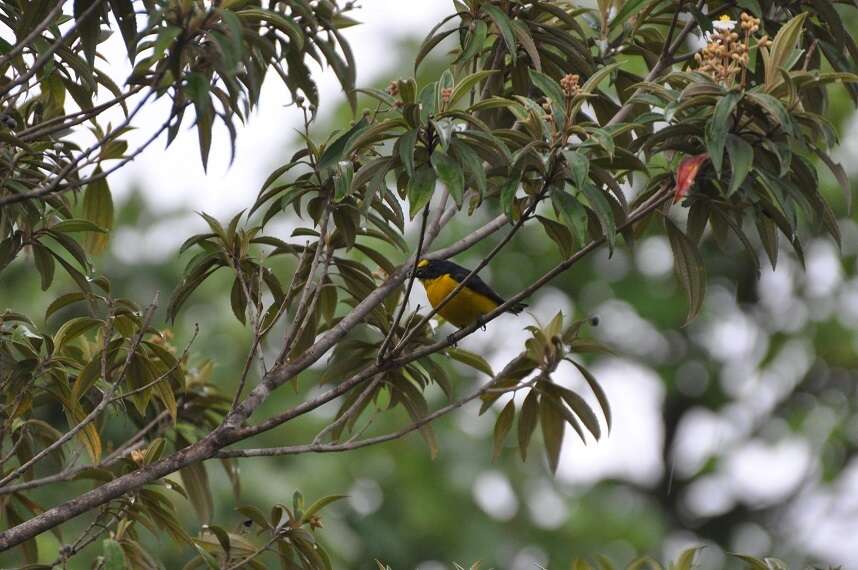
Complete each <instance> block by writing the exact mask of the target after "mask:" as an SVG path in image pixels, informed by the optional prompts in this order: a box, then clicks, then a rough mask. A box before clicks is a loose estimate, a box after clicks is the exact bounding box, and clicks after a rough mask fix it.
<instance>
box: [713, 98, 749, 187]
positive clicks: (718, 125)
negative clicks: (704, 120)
mask: <svg viewBox="0 0 858 570" xmlns="http://www.w3.org/2000/svg"><path fill="white" fill-rule="evenodd" d="M741 99H742V93H741V92H739V91H730V92H728V93H727V94H726V95H724V96H723V97H721V99H720V100H719V101H718V104H717V105H715V112H714V113H713V114H712V118H711V119H709V123H708V124H707V125H706V150H707V151H708V152H709V159H710V160H711V161H712V166H714V167H715V173H716V175H717V176H718V177H719V178H720V177H721V165H722V163H723V159H724V144H725V143H726V142H727V133H728V131H729V129H730V125H731V123H732V121H731V120H730V115H732V113H733V110H734V109H735V108H736V105H737V104H738V103H739V101H740V100H741Z"/></svg>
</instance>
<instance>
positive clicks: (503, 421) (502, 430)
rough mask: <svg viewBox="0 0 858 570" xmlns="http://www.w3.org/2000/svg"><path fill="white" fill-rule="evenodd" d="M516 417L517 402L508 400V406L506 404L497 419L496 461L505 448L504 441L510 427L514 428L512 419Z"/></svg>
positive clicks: (494, 452) (494, 454)
mask: <svg viewBox="0 0 858 570" xmlns="http://www.w3.org/2000/svg"><path fill="white" fill-rule="evenodd" d="M514 418H515V402H514V401H513V400H510V401H509V402H507V404H506V406H504V408H503V410H502V411H501V413H500V414H499V415H498V419H497V420H496V421H495V431H494V438H493V441H494V450H493V451H492V460H493V461H495V460H497V458H498V457H499V456H500V452H501V450H502V449H503V444H504V441H505V440H506V436H507V434H508V433H509V430H510V428H512V421H513V419H514Z"/></svg>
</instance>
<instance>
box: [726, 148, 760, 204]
mask: <svg viewBox="0 0 858 570" xmlns="http://www.w3.org/2000/svg"><path fill="white" fill-rule="evenodd" d="M727 154H728V155H729V157H730V169H731V171H732V175H731V176H730V188H729V190H728V191H727V195H728V196H729V195H732V194H733V193H734V192H735V191H736V190H738V189H739V187H740V186H741V185H742V182H744V181H745V178H747V177H748V173H749V172H750V171H751V166H753V164H754V147H752V146H751V144H750V143H749V142H748V141H746V140H745V139H743V138H741V137H739V136H736V135H733V134H730V135H728V136H727Z"/></svg>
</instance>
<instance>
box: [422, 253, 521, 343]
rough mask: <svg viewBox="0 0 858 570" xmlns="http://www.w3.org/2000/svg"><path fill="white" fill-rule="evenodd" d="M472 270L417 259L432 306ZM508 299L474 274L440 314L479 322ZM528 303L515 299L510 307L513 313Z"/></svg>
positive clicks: (462, 322) (467, 322) (462, 321)
mask: <svg viewBox="0 0 858 570" xmlns="http://www.w3.org/2000/svg"><path fill="white" fill-rule="evenodd" d="M470 273H471V272H470V271H469V270H468V269H465V268H464V267H462V266H461V265H456V264H455V263H453V262H452V261H443V260H441V261H435V260H428V259H421V260H420V261H419V262H418V263H417V271H415V273H414V276H415V277H417V279H419V280H420V282H421V283H422V284H423V288H424V289H426V296H427V297H429V302H430V303H432V307H433V308H434V307H438V306H439V305H440V304H441V303H442V302H443V301H444V299H445V298H446V297H447V295H449V294H450V293H452V292H453V289H455V288H456V287H457V286H458V285H459V283H461V282H462V281H464V280H465V278H466V277H467V276H468V275H469V274H470ZM503 303H505V301H504V299H503V297H501V296H500V295H498V294H497V293H495V292H494V291H492V288H491V287H489V286H488V285H486V283H485V281H483V280H482V279H480V277H479V276H478V275H474V276H473V277H471V278H470V279H469V280H468V282H467V284H466V285H465V286H464V287H463V288H462V289H461V290H460V291H459V292H458V293H456V295H455V296H454V297H453V298H452V299H451V300H450V301H448V302H447V303H446V304H445V305H444V306H443V307H441V309H440V310H439V311H438V314H439V315H441V316H442V317H444V318H445V319H446V320H448V321H450V322H451V323H453V324H454V325H456V326H457V327H459V328H464V327H467V326H469V325H472V324H474V323H475V322H478V321H479V320H480V319H481V318H482V317H483V316H484V315H487V314H488V313H490V312H492V311H494V310H495V309H496V308H497V307H498V306H499V305H502V304H503ZM525 307H527V305H525V304H524V303H515V304H514V305H512V306H511V307H509V309H508V310H509V311H510V312H511V313H513V314H516V315H517V314H518V313H520V312H521V311H522V310H523V309H524V308H525Z"/></svg>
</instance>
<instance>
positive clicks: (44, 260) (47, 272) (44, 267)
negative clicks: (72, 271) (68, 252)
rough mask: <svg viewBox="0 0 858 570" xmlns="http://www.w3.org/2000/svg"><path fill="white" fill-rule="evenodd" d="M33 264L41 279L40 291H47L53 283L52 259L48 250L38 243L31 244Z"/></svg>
mask: <svg viewBox="0 0 858 570" xmlns="http://www.w3.org/2000/svg"><path fill="white" fill-rule="evenodd" d="M33 263H34V264H35V265H36V270H37V271H38V272H39V277H41V285H42V291H47V290H48V287H50V286H51V283H53V281H54V269H55V268H56V265H55V264H54V258H53V256H52V255H51V252H50V250H49V249H48V248H46V247H45V246H43V245H42V244H40V243H38V242H33Z"/></svg>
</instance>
